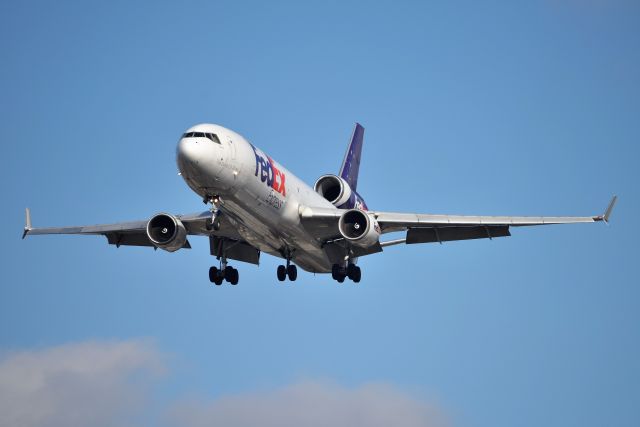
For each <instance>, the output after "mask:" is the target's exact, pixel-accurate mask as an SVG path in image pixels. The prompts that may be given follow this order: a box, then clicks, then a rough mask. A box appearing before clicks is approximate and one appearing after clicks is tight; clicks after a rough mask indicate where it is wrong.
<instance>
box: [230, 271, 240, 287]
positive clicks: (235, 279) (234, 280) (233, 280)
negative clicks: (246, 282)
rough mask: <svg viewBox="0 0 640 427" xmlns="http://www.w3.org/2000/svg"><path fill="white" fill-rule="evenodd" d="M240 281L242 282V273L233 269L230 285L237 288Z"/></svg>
mask: <svg viewBox="0 0 640 427" xmlns="http://www.w3.org/2000/svg"><path fill="white" fill-rule="evenodd" d="M239 281H240V273H238V270H236V269H235V268H233V269H232V270H231V280H230V281H229V283H231V284H232V285H234V286H235V285H237V284H238V282H239Z"/></svg>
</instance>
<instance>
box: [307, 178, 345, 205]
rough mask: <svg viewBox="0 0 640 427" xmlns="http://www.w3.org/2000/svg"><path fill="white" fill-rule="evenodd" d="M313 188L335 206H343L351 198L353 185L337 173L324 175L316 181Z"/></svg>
mask: <svg viewBox="0 0 640 427" xmlns="http://www.w3.org/2000/svg"><path fill="white" fill-rule="evenodd" d="M313 189H314V190H315V192H316V193H318V194H320V195H321V196H322V197H324V198H325V199H327V200H328V201H329V202H331V203H333V205H334V206H342V205H344V204H345V203H347V202H348V201H349V199H350V198H351V194H352V191H351V187H349V184H347V181H345V180H344V179H342V178H340V177H339V176H336V175H322V176H321V177H320V178H318V180H317V181H316V183H315V185H314V186H313Z"/></svg>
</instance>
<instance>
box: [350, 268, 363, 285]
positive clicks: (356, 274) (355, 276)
mask: <svg viewBox="0 0 640 427" xmlns="http://www.w3.org/2000/svg"><path fill="white" fill-rule="evenodd" d="M350 279H351V280H353V283H360V279H362V270H360V267H357V266H356V269H355V271H354V274H353V276H351V277H350Z"/></svg>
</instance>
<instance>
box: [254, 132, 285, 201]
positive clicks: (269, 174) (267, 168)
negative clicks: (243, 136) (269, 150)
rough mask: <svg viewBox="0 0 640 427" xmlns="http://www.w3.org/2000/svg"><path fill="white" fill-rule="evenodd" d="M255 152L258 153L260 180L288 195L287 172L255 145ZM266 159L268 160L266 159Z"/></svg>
mask: <svg viewBox="0 0 640 427" xmlns="http://www.w3.org/2000/svg"><path fill="white" fill-rule="evenodd" d="M249 145H251V148H253V153H254V154H255V155H256V173H255V175H256V176H259V177H260V181H262V182H266V183H267V186H268V187H271V188H273V189H274V190H275V191H277V192H278V193H280V194H282V195H283V196H286V195H287V194H286V189H285V185H284V181H285V174H284V173H283V172H281V171H280V170H279V169H278V168H277V167H276V165H275V163H274V162H273V159H272V158H271V157H269V156H267V155H266V154H265V153H264V152H262V150H259V149H258V148H256V147H254V146H253V144H249ZM265 159H266V160H265Z"/></svg>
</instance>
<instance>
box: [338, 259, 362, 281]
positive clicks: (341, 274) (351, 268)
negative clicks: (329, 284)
mask: <svg viewBox="0 0 640 427" xmlns="http://www.w3.org/2000/svg"><path fill="white" fill-rule="evenodd" d="M331 277H332V278H333V280H335V281H337V282H338V283H343V282H344V279H345V278H347V277H348V278H349V279H350V280H351V281H352V282H353V283H360V279H361V278H362V270H360V267H358V266H357V265H355V264H352V263H349V264H347V266H346V267H343V266H341V265H340V264H333V267H332V268H331Z"/></svg>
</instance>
